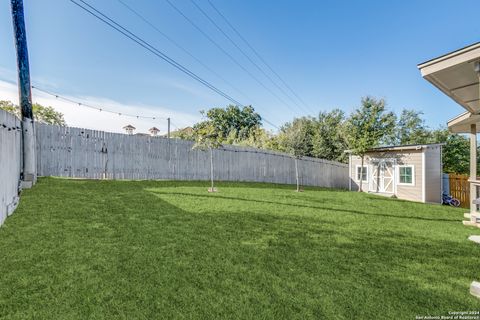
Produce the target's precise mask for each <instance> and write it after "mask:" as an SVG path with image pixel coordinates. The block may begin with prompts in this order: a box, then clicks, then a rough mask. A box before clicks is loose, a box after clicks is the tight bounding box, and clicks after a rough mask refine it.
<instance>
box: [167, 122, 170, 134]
mask: <svg viewBox="0 0 480 320" xmlns="http://www.w3.org/2000/svg"><path fill="white" fill-rule="evenodd" d="M167 121H168V131H167V138H168V139H170V118H167Z"/></svg>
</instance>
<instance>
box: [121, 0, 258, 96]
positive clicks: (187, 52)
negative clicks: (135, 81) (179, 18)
mask: <svg viewBox="0 0 480 320" xmlns="http://www.w3.org/2000/svg"><path fill="white" fill-rule="evenodd" d="M117 1H118V2H119V3H120V4H122V5H123V6H124V7H125V8H127V9H128V10H129V11H130V12H132V13H133V14H134V15H136V16H137V17H138V18H140V19H141V20H142V21H143V22H145V23H146V24H148V25H149V26H150V27H151V28H153V29H154V30H155V31H156V32H158V33H159V34H160V35H162V36H163V37H164V38H165V39H167V40H168V41H170V42H171V43H172V44H173V45H174V46H175V47H177V48H178V49H180V50H181V51H183V52H184V53H185V54H187V55H188V56H190V57H191V58H192V59H194V60H195V61H196V62H198V63H199V64H200V65H201V66H203V67H204V68H205V69H206V70H208V71H210V72H211V73H212V74H214V75H215V76H217V77H218V78H219V79H221V80H222V81H223V82H225V83H226V84H227V85H229V86H230V87H231V88H232V89H234V90H235V91H237V92H238V93H240V94H241V95H242V96H244V97H245V98H247V99H248V100H250V101H251V103H254V101H253V99H252V98H250V97H249V96H248V95H247V94H245V93H244V92H243V91H241V90H240V89H238V88H237V87H235V86H234V85H233V84H232V83H231V82H230V81H228V80H227V79H225V78H224V77H223V76H222V75H220V74H219V73H218V72H216V71H214V70H213V69H212V68H210V67H209V66H207V65H206V64H205V63H203V62H202V61H201V60H200V59H198V58H197V57H196V56H195V55H194V54H192V53H191V52H190V51H188V50H187V49H186V48H185V47H183V46H182V45H180V44H179V43H178V42H177V41H175V40H174V39H173V38H172V37H170V36H168V35H167V34H166V33H165V32H163V31H162V30H160V29H159V28H158V27H157V26H156V25H155V24H153V23H152V22H151V21H149V20H148V19H147V18H145V17H144V16H143V15H142V14H140V13H139V12H138V11H137V10H135V9H133V8H132V7H131V6H129V5H128V4H126V3H125V2H124V1H122V0H117Z"/></svg>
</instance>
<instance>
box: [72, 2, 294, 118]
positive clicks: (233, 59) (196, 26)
mask: <svg viewBox="0 0 480 320" xmlns="http://www.w3.org/2000/svg"><path fill="white" fill-rule="evenodd" d="M70 1H72V0H70ZM165 1H166V2H167V3H168V4H169V5H170V6H171V7H172V8H173V9H174V10H175V11H176V12H177V13H178V14H180V15H181V16H182V17H183V18H184V19H185V20H187V21H188V22H189V23H190V24H191V25H192V26H193V27H194V28H195V29H197V30H198V31H199V32H200V33H201V34H202V35H203V36H204V37H205V38H207V39H208V40H209V41H210V42H211V43H213V44H214V45H215V46H216V47H217V48H218V49H219V50H220V51H222V52H223V53H224V54H225V55H226V56H227V57H229V58H230V60H232V61H233V62H234V63H235V64H236V65H237V66H238V67H239V68H240V69H242V70H243V71H245V73H247V74H248V75H249V76H250V77H251V78H252V79H253V80H255V81H256V82H257V83H258V84H259V85H260V86H262V87H263V88H264V89H265V90H267V91H268V92H269V93H270V94H271V95H272V96H274V97H275V98H277V100H278V101H280V102H281V103H282V104H283V105H285V106H287V108H288V109H290V111H292V112H293V114H295V110H293V109H292V108H291V107H290V105H289V104H288V103H286V102H285V100H283V99H282V98H280V97H279V96H278V95H277V94H276V93H275V92H273V91H272V90H271V89H270V88H268V87H267V86H266V85H265V84H264V83H263V82H262V81H260V80H259V79H258V78H257V77H256V76H255V75H254V74H252V73H251V72H250V71H248V69H246V68H245V67H244V66H243V65H242V64H240V62H238V60H237V59H235V58H234V57H233V56H232V55H231V54H230V53H228V52H227V51H226V50H225V49H224V48H223V47H222V46H221V45H219V44H218V43H217V42H216V41H215V40H213V39H212V37H210V36H209V35H208V34H207V33H206V32H205V31H203V30H202V29H201V28H200V27H199V26H198V25H197V24H196V23H195V22H193V21H192V20H191V19H190V18H189V17H187V16H186V15H185V14H184V13H183V12H182V11H181V10H180V9H179V8H178V7H177V6H175V5H174V4H173V3H172V2H171V1H170V0H165Z"/></svg>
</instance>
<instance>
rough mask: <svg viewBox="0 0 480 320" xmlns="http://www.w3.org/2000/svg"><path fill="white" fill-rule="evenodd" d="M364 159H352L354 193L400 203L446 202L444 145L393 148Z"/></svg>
mask: <svg viewBox="0 0 480 320" xmlns="http://www.w3.org/2000/svg"><path fill="white" fill-rule="evenodd" d="M361 168H362V166H361V158H360V157H358V156H354V155H352V154H350V156H349V177H350V179H349V180H350V182H349V187H350V190H351V191H356V190H358V189H359V186H360V183H362V191H365V192H370V193H377V194H381V195H386V196H395V197H397V198H399V199H405V200H411V201H418V202H430V203H441V202H442V144H417V145H404V146H389V147H381V148H374V149H371V150H369V151H368V152H367V153H366V155H365V158H364V164H363V170H361Z"/></svg>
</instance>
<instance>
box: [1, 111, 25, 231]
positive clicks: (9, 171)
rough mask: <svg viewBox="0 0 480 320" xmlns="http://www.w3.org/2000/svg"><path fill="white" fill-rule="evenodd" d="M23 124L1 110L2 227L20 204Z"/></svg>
mask: <svg viewBox="0 0 480 320" xmlns="http://www.w3.org/2000/svg"><path fill="white" fill-rule="evenodd" d="M21 136H22V131H21V122H20V120H19V119H18V118H17V117H16V116H15V115H13V114H11V113H8V112H6V111H4V110H0V225H2V224H3V222H4V221H5V218H6V217H7V216H9V215H10V214H12V213H13V210H15V208H16V207H17V204H18V200H19V198H18V192H19V183H20V170H21V164H22V145H21Z"/></svg>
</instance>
